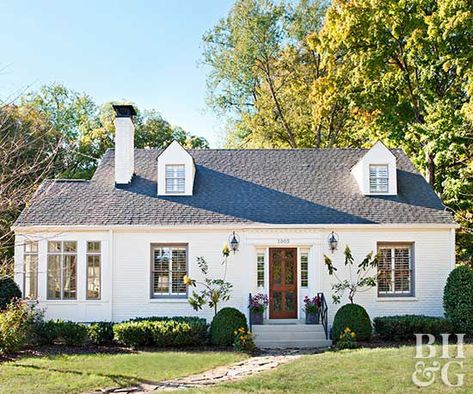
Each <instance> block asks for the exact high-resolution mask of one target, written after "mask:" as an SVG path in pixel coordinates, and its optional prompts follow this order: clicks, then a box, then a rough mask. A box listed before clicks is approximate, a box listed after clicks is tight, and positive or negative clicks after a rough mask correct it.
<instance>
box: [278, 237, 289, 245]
mask: <svg viewBox="0 0 473 394" xmlns="http://www.w3.org/2000/svg"><path fill="white" fill-rule="evenodd" d="M289 243H291V242H290V240H289V238H279V239H278V244H289Z"/></svg>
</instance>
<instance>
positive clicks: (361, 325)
mask: <svg viewBox="0 0 473 394" xmlns="http://www.w3.org/2000/svg"><path fill="white" fill-rule="evenodd" d="M347 327H349V328H350V330H352V331H354V332H355V333H356V336H357V339H358V340H360V341H369V340H370V339H371V331H372V328H371V321H370V317H369V316H368V313H367V312H366V310H365V308H363V307H362V306H360V305H357V304H346V305H343V306H342V307H341V308H340V309H339V310H338V311H337V313H336V314H335V318H334V319H333V326H332V338H333V340H334V341H335V342H336V341H338V339H339V338H340V335H341V334H343V332H344V330H345V328H347Z"/></svg>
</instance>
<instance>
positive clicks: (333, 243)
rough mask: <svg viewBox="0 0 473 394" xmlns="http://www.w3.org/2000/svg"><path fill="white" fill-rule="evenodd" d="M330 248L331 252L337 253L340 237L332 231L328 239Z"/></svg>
mask: <svg viewBox="0 0 473 394" xmlns="http://www.w3.org/2000/svg"><path fill="white" fill-rule="evenodd" d="M328 247H329V248H330V250H331V252H332V253H333V252H335V251H336V250H337V247H338V235H337V234H336V233H334V232H333V231H332V234H330V235H329V237H328Z"/></svg>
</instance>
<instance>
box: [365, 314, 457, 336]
mask: <svg viewBox="0 0 473 394" xmlns="http://www.w3.org/2000/svg"><path fill="white" fill-rule="evenodd" d="M373 322H374V329H375V331H376V333H377V334H378V335H379V337H380V338H381V339H384V340H389V341H397V342H400V341H406V340H413V339H415V336H414V334H432V335H435V336H436V337H440V334H443V333H451V332H453V331H452V330H453V327H452V325H451V323H450V322H449V321H448V320H447V319H444V318H443V317H434V316H424V315H402V316H383V317H376V318H375V319H374V321H373Z"/></svg>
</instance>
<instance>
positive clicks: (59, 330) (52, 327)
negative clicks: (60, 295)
mask: <svg viewBox="0 0 473 394" xmlns="http://www.w3.org/2000/svg"><path fill="white" fill-rule="evenodd" d="M33 336H34V342H35V343H36V344H38V345H53V344H57V343H60V344H65V345H67V346H82V345H84V344H85V342H86V341H87V326H86V325H85V324H81V323H75V322H72V321H64V320H48V321H44V322H40V323H37V324H36V325H35V327H34V333H33Z"/></svg>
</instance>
